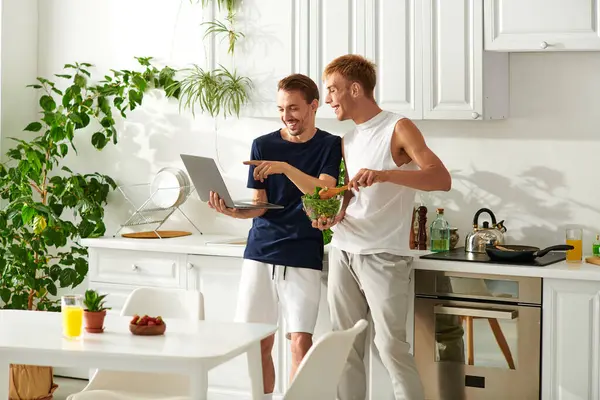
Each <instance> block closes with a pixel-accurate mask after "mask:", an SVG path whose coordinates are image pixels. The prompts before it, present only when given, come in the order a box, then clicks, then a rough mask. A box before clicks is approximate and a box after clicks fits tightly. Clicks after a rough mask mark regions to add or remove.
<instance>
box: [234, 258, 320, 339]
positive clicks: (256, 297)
mask: <svg viewBox="0 0 600 400" xmlns="http://www.w3.org/2000/svg"><path fill="white" fill-rule="evenodd" d="M320 297H321V271H318V270H314V269H308V268H297V267H285V266H281V265H272V264H265V263H261V262H258V261H254V260H244V262H243V264H242V277H241V279H240V288H239V291H238V300H237V309H236V313H235V321H236V322H259V323H266V324H274V325H277V323H278V321H279V310H280V309H281V312H282V314H283V318H284V320H285V334H286V337H287V338H288V339H290V334H291V333H298V332H304V333H310V334H313V333H314V330H315V325H316V323H317V314H318V312H319V299H320Z"/></svg>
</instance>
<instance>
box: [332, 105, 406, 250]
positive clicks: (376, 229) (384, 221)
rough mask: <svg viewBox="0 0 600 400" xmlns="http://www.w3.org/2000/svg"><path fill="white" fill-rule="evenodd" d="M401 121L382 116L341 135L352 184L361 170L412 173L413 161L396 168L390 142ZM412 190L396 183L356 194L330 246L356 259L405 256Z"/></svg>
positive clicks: (385, 113) (386, 115)
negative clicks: (373, 256) (386, 254)
mask: <svg viewBox="0 0 600 400" xmlns="http://www.w3.org/2000/svg"><path fill="white" fill-rule="evenodd" d="M402 118H404V116H402V115H399V114H395V113H391V112H388V111H382V112H380V113H379V114H377V115H376V116H375V117H373V118H371V119H370V120H368V121H366V122H364V123H362V124H359V125H357V126H356V127H355V128H354V130H352V131H351V132H349V133H347V134H346V135H344V156H345V161H346V173H347V174H348V178H349V179H351V178H352V177H354V175H356V173H357V172H358V171H359V170H360V169H361V168H368V169H374V170H416V169H418V167H417V166H416V164H415V162H414V161H411V162H410V163H408V164H404V165H402V166H401V167H398V166H396V163H395V162H394V159H393V158H392V152H391V142H392V135H393V133H394V127H395V126H396V123H397V122H398V121H399V120H400V119H402ZM415 193H416V191H415V190H414V189H412V188H409V187H406V186H401V185H396V184H394V183H388V182H385V183H376V184H374V185H372V186H370V187H367V188H365V187H361V188H360V190H359V192H358V193H356V192H354V197H353V198H352V199H351V200H350V203H349V204H348V208H347V209H346V216H345V218H344V219H343V220H342V222H340V223H339V224H337V225H335V226H334V227H333V228H332V230H333V232H334V234H333V238H332V240H331V246H334V247H337V248H339V249H341V250H344V251H347V252H350V253H354V254H374V253H392V254H397V255H408V254H409V253H408V250H409V249H410V248H409V245H408V240H409V235H410V228H411V226H410V225H411V220H412V210H413V206H414V201H415Z"/></svg>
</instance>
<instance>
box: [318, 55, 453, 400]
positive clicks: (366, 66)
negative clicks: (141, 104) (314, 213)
mask: <svg viewBox="0 0 600 400" xmlns="http://www.w3.org/2000/svg"><path fill="white" fill-rule="evenodd" d="M324 80H325V81H326V85H327V90H328V94H327V97H326V99H325V101H326V103H327V104H329V105H330V106H331V107H332V108H333V109H334V111H335V114H336V116H337V118H338V120H340V121H343V120H348V119H352V120H353V121H354V123H355V124H356V127H355V128H354V130H352V131H351V132H349V133H347V134H346V135H345V136H344V137H343V156H344V161H345V164H346V171H347V173H346V176H347V182H348V184H349V188H351V190H348V191H347V192H346V196H345V198H344V205H343V209H342V211H341V213H340V214H339V215H338V216H337V217H336V218H335V219H334V220H321V221H319V222H318V223H314V224H313V226H315V227H318V228H319V229H326V228H328V227H333V228H332V229H333V231H334V234H333V239H332V242H331V247H332V248H331V250H330V252H329V283H328V302H329V307H330V314H331V320H332V325H333V329H334V330H339V329H348V328H350V327H352V326H353V325H354V324H355V323H356V322H357V321H358V320H360V319H363V318H365V319H366V317H367V313H368V311H371V316H372V319H373V325H374V329H375V345H376V346H377V348H378V350H379V353H380V355H381V359H382V362H383V364H384V365H385V367H386V369H387V370H388V372H389V374H390V377H391V379H392V383H393V386H394V394H395V397H396V399H397V400H399V399H410V400H421V399H423V398H424V394H423V386H422V383H421V380H420V378H419V373H418V371H417V368H416V365H415V362H414V359H413V357H412V356H411V354H410V353H409V344H408V343H407V342H406V317H407V308H408V302H409V298H408V294H409V285H410V281H409V276H410V272H411V263H412V258H411V257H410V253H409V252H408V249H409V246H408V240H409V230H410V228H411V217H412V209H413V204H414V197H415V192H416V191H417V190H422V191H434V190H441V191H448V190H450V187H451V178H450V174H449V173H448V170H447V169H446V167H445V166H444V164H443V163H442V162H441V161H440V159H439V158H438V157H437V156H436V155H435V154H434V153H433V152H432V151H431V150H430V149H429V148H428V147H427V145H426V143H425V140H424V139H423V136H422V134H421V132H420V131H419V129H418V128H417V127H416V126H415V125H414V124H413V123H412V122H411V121H410V120H409V119H407V118H405V117H404V116H402V115H398V114H394V113H391V112H387V111H383V110H381V108H379V106H378V105H377V103H376V101H375V98H374V95H373V92H374V88H375V83H376V72H375V66H374V64H373V63H371V62H370V61H368V60H366V59H365V58H363V57H361V56H357V55H346V56H342V57H339V58H337V59H335V60H333V61H332V62H331V63H330V64H329V65H328V66H327V67H326V68H325V72H324ZM348 178H350V179H348ZM334 225H335V226H334ZM364 352H365V334H364V333H363V334H362V335H361V336H360V337H359V338H358V339H357V341H356V343H355V345H354V347H353V349H352V351H351V353H350V356H349V357H348V364H347V366H346V369H345V371H344V374H343V376H342V379H341V381H340V385H339V388H338V398H339V400H350V399H357V400H364V398H365V395H366V376H365V369H364V364H363V356H364Z"/></svg>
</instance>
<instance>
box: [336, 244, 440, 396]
mask: <svg viewBox="0 0 600 400" xmlns="http://www.w3.org/2000/svg"><path fill="white" fill-rule="evenodd" d="M410 263H411V259H410V258H407V257H402V256H397V255H393V254H388V253H379V254H366V255H362V254H352V253H347V252H345V251H342V250H339V249H337V248H332V249H330V251H329V282H328V296H327V297H328V302H329V310H330V314H331V322H332V326H333V330H341V329H349V328H351V327H353V326H354V324H355V323H356V322H358V320H360V319H366V318H367V312H368V311H371V317H372V319H373V327H374V329H375V339H374V341H375V346H377V350H379V355H380V356H381V361H382V362H383V365H384V366H385V368H386V369H387V371H388V373H389V374H390V377H391V379H392V384H393V386H394V397H395V398H396V400H400V399H408V400H423V399H424V397H425V396H424V393H423V386H422V384H421V379H420V378H419V373H418V371H417V367H416V364H415V360H414V358H413V356H412V355H411V354H410V353H409V347H410V345H409V344H408V343H407V342H406V317H407V312H408V301H409V299H408V293H409V284H410V271H411V265H410ZM365 339H366V331H365V332H363V333H361V334H360V335H359V336H358V337H357V339H356V341H355V343H354V347H353V349H352V350H350V355H349V357H348V362H347V364H346V367H345V369H344V372H343V374H342V378H341V379H340V384H339V386H338V399H339V400H351V399H352V400H364V398H365V395H366V375H365V367H364V364H363V357H364V354H365ZM432 357H433V356H432Z"/></svg>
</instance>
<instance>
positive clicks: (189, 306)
mask: <svg viewBox="0 0 600 400" xmlns="http://www.w3.org/2000/svg"><path fill="white" fill-rule="evenodd" d="M135 314H138V315H140V316H141V315H144V314H147V315H151V316H158V315H160V316H162V317H164V318H181V319H189V320H203V319H204V297H203V296H202V293H200V292H198V291H187V290H173V289H159V288H149V287H143V288H138V289H135V290H134V291H133V292H131V294H130V295H129V297H128V298H127V300H126V301H125V305H124V306H123V309H122V310H121V316H133V315H135ZM109 318H110V317H109ZM188 395H189V379H188V377H187V376H185V375H179V374H166V373H146V372H121V371H119V372H117V371H110V370H98V371H96V373H95V374H94V376H93V377H92V379H91V380H90V382H89V383H88V385H87V386H86V387H85V388H83V390H82V391H81V392H79V393H76V394H72V395H70V396H69V397H67V400H84V399H86V400H92V399H93V400H109V399H110V400H112V399H115V400H116V399H118V400H121V399H138V400H141V399H156V398H160V399H164V400H166V399H167V397H165V396H173V397H168V398H169V399H173V400H175V399H179V398H183V396H188Z"/></svg>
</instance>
